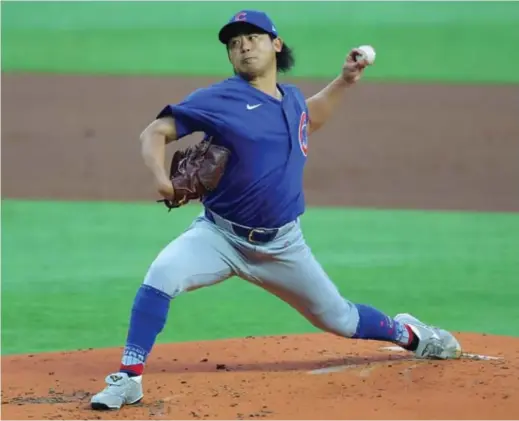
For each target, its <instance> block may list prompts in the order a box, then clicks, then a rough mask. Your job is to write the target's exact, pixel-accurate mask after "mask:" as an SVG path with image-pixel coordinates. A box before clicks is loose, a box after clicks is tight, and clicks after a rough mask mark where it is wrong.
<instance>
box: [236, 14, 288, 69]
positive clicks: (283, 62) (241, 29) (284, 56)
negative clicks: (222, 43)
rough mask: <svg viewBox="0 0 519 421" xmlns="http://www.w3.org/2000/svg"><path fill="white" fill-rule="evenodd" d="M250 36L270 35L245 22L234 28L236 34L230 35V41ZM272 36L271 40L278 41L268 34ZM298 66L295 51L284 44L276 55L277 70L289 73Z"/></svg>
mask: <svg viewBox="0 0 519 421" xmlns="http://www.w3.org/2000/svg"><path fill="white" fill-rule="evenodd" d="M250 34H268V32H265V31H263V30H261V29H259V28H258V27H256V26H253V25H251V24H249V23H246V22H243V23H240V25H236V27H235V28H234V32H233V33H232V35H231V34H230V35H229V39H230V38H231V36H236V35H250ZM268 35H269V36H270V39H271V40H272V41H273V40H275V39H276V37H275V36H274V35H272V34H268ZM226 48H227V52H229V44H227V46H226ZM295 64H296V59H295V57H294V50H292V49H291V48H290V47H289V46H288V45H286V44H285V43H284V42H283V46H282V47H281V51H280V52H279V53H276V69H277V71H278V72H280V73H287V72H289V71H290V70H292V68H293V67H294V66H295Z"/></svg>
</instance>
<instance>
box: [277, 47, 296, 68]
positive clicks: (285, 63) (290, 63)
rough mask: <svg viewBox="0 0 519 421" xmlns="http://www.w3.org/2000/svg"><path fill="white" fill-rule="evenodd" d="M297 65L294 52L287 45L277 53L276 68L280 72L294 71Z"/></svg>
mask: <svg viewBox="0 0 519 421" xmlns="http://www.w3.org/2000/svg"><path fill="white" fill-rule="evenodd" d="M295 64H296V59H295V57H294V51H293V50H292V49H291V48H290V47H289V46H288V45H286V44H285V43H283V47H281V51H280V52H279V53H276V67H277V70H278V72H281V73H287V72H289V71H290V70H292V67H294V65H295Z"/></svg>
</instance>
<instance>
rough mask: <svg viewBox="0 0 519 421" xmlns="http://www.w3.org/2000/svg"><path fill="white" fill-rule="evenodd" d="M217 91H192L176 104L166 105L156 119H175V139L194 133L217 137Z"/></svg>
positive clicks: (206, 89) (218, 124)
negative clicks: (168, 117)
mask: <svg viewBox="0 0 519 421" xmlns="http://www.w3.org/2000/svg"><path fill="white" fill-rule="evenodd" d="M218 103H219V96H218V90H217V89H214V88H211V87H209V88H202V89H198V90H196V91H194V92H193V93H191V94H190V95H188V96H187V97H186V98H184V99H183V100H182V101H181V102H180V103H178V104H168V105H166V106H165V107H164V108H163V109H162V110H161V111H160V112H159V113H158V114H157V118H161V117H166V116H171V117H173V118H174V119H175V126H176V130H177V138H178V139H181V138H183V137H184V136H187V135H189V134H191V133H194V132H204V133H206V134H208V135H217V134H218V133H219V131H220V128H221V118H219V114H220V113H221V111H220V110H219V108H220V107H219V104H218Z"/></svg>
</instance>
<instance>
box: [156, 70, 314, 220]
mask: <svg viewBox="0 0 519 421" xmlns="http://www.w3.org/2000/svg"><path fill="white" fill-rule="evenodd" d="M278 88H279V89H280V91H281V92H282V94H283V97H282V99H281V100H278V99H276V98H273V97H271V96H270V95H267V94H265V93H264V92H262V91H260V90H258V89H256V88H254V87H253V86H251V85H249V84H248V83H247V82H246V81H245V80H243V79H242V78H241V77H239V76H234V77H231V78H229V79H226V80H224V81H222V82H219V83H216V84H214V85H211V86H209V87H206V88H202V89H199V90H197V91H195V92H193V93H192V94H191V95H189V96H188V97H186V98H185V99H184V100H183V101H182V102H180V103H179V104H171V105H168V106H166V107H165V108H164V109H163V110H162V111H161V112H160V113H159V114H158V116H157V117H158V118H160V117H163V116H166V115H172V116H173V117H174V118H175V122H176V129H177V135H178V138H179V139H180V138H182V137H184V136H186V135H188V134H191V133H193V132H204V133H205V136H206V138H209V137H211V138H212V141H213V143H214V144H217V145H221V146H224V147H226V148H228V149H229V150H230V151H231V156H230V159H229V161H228V165H227V168H226V170H225V173H224V175H223V177H222V179H221V181H220V184H219V185H218V187H217V189H216V190H215V191H214V192H211V193H210V194H209V195H207V196H206V197H205V198H203V204H204V206H206V207H207V208H209V209H210V210H212V211H213V212H215V213H217V214H218V215H220V216H222V217H223V218H225V219H228V220H230V221H232V222H234V223H237V224H241V225H245V226H248V227H253V228H254V227H264V228H277V227H280V226H282V225H284V224H286V223H288V222H291V221H293V220H295V219H297V217H298V216H300V215H301V214H302V213H303V212H304V208H305V200H304V192H303V172H304V171H303V170H304V165H305V163H306V156H307V149H308V138H307V125H308V109H307V106H306V102H305V98H304V96H303V94H302V93H301V91H300V90H299V89H298V88H296V87H295V86H292V85H288V84H278Z"/></svg>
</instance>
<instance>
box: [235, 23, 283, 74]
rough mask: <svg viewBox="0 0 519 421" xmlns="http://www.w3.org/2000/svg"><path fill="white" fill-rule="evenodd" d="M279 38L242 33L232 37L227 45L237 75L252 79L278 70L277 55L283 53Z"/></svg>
mask: <svg viewBox="0 0 519 421" xmlns="http://www.w3.org/2000/svg"><path fill="white" fill-rule="evenodd" d="M281 47H282V43H281V40H280V39H279V38H276V39H274V40H273V39H272V38H271V37H270V36H269V35H268V34H263V33H255V32H253V31H251V32H249V33H242V34H238V35H236V36H234V37H232V38H231V39H230V40H229V43H228V44H227V50H228V53H229V60H230V61H231V63H232V65H233V67H234V70H235V72H236V73H239V74H242V75H245V76H248V77H250V78H252V77H256V76H259V75H261V74H263V73H265V72H267V71H269V70H272V68H273V69H274V71H275V69H276V53H278V52H280V51H281Z"/></svg>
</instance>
